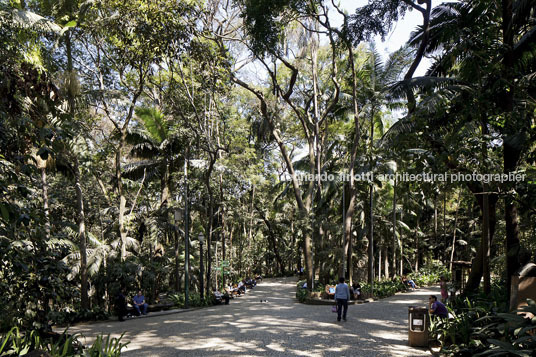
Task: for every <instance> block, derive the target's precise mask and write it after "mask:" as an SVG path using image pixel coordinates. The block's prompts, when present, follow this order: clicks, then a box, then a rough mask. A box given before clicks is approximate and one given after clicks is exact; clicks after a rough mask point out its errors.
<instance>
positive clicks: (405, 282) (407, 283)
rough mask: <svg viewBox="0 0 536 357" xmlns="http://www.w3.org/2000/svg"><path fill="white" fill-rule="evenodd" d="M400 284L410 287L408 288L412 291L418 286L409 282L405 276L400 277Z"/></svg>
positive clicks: (411, 281)
mask: <svg viewBox="0 0 536 357" xmlns="http://www.w3.org/2000/svg"><path fill="white" fill-rule="evenodd" d="M402 283H403V284H404V285H406V286H410V287H411V288H413V289H417V288H418V286H417V285H415V282H414V281H413V280H411V279H408V278H406V276H405V275H404V276H402Z"/></svg>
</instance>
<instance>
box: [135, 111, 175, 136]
mask: <svg viewBox="0 0 536 357" xmlns="http://www.w3.org/2000/svg"><path fill="white" fill-rule="evenodd" d="M136 116H137V117H138V118H139V119H141V121H142V122H143V126H144V127H145V129H146V130H147V131H148V132H149V133H150V135H151V137H152V138H153V139H155V141H156V142H158V143H161V142H162V141H164V140H165V139H166V138H167V137H168V134H169V126H168V123H167V122H166V120H165V117H164V115H163V114H162V113H161V112H160V111H159V110H158V109H157V108H153V107H151V108H148V107H137V108H136Z"/></svg>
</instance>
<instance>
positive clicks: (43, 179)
mask: <svg viewBox="0 0 536 357" xmlns="http://www.w3.org/2000/svg"><path fill="white" fill-rule="evenodd" d="M40 170H41V187H42V193H43V212H44V214H45V239H46V240H47V241H49V240H50V210H49V208H48V182H47V163H46V160H43V162H42V167H40Z"/></svg>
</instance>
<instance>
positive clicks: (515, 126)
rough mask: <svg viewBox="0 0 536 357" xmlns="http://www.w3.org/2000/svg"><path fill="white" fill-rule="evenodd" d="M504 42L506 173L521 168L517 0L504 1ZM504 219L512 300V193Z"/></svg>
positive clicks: (515, 239)
mask: <svg viewBox="0 0 536 357" xmlns="http://www.w3.org/2000/svg"><path fill="white" fill-rule="evenodd" d="M502 32H503V45H504V48H505V49H506V52H505V54H504V58H503V73H502V75H503V77H504V80H505V83H506V90H505V93H504V94H503V95H501V98H500V99H499V102H502V105H503V106H504V110H505V112H506V113H505V114H506V124H505V135H504V137H503V167H504V169H503V172H504V173H505V174H507V175H508V174H509V173H510V172H514V171H515V170H516V168H517V163H518V161H519V158H520V157H521V148H520V147H521V146H520V145H519V144H517V145H516V144H514V142H513V141H514V140H513V138H514V137H515V136H516V135H517V134H519V129H520V125H519V122H518V119H517V118H516V115H514V91H515V86H514V29H513V0H502ZM504 220H505V224H506V289H507V299H508V301H510V292H511V285H512V276H513V275H514V274H515V272H516V271H517V270H518V269H519V267H520V264H519V257H518V255H519V250H520V243H519V219H518V213H517V207H516V205H515V203H514V198H513V197H512V195H511V194H507V195H506V196H505V198H504Z"/></svg>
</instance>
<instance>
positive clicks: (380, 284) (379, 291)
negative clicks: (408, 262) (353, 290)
mask: <svg viewBox="0 0 536 357" xmlns="http://www.w3.org/2000/svg"><path fill="white" fill-rule="evenodd" d="M405 289H406V287H405V286H404V284H402V282H401V281H400V280H399V279H398V280H397V281H392V280H382V281H375V282H374V296H375V297H378V298H380V299H383V298H386V297H389V296H392V295H394V294H396V293H397V292H399V291H404V290H405ZM361 291H363V292H367V293H370V292H372V289H371V285H370V284H361Z"/></svg>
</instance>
